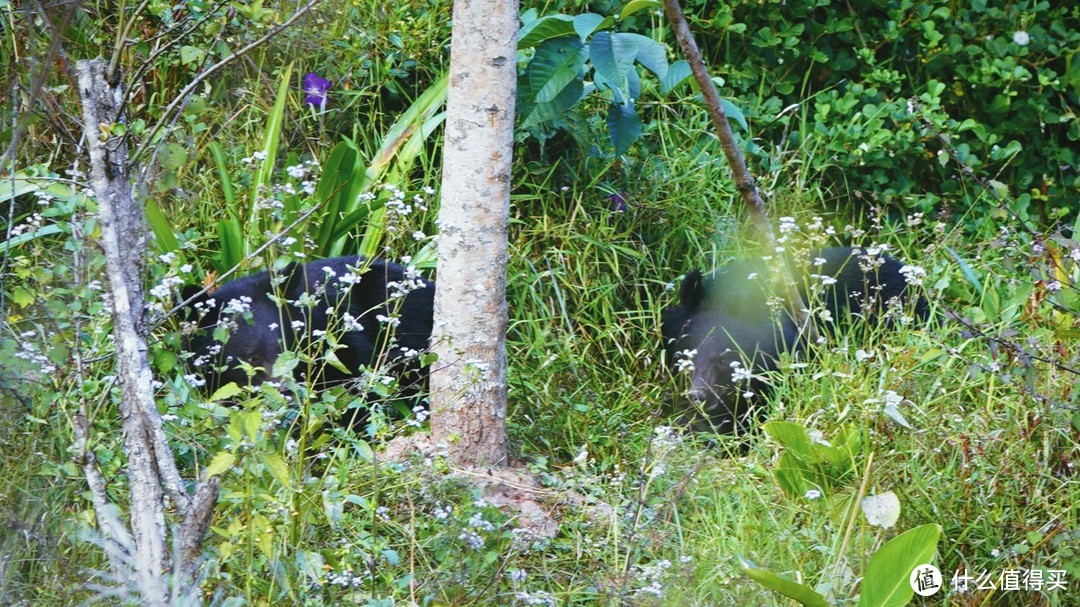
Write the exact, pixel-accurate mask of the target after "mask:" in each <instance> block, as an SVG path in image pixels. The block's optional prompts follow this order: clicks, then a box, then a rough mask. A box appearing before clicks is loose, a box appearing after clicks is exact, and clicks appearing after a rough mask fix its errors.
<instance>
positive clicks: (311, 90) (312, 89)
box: [302, 72, 330, 112]
mask: <svg viewBox="0 0 1080 607" xmlns="http://www.w3.org/2000/svg"><path fill="white" fill-rule="evenodd" d="M302 82H303V85H304V103H307V104H308V105H310V106H311V107H314V108H318V109H319V111H320V112H321V111H323V110H325V109H326V94H327V92H329V91H330V81H329V80H327V79H326V78H323V77H322V76H320V75H318V74H316V73H315V72H311V73H309V74H305V75H304V79H303V81H302Z"/></svg>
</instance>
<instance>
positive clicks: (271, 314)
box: [182, 256, 435, 417]
mask: <svg viewBox="0 0 1080 607" xmlns="http://www.w3.org/2000/svg"><path fill="white" fill-rule="evenodd" d="M199 290H200V289H199V288H198V287H186V288H185V289H184V299H185V300H187V299H189V298H190V297H191V295H193V294H195V293H197V292H198V291H199ZM434 295H435V285H434V283H432V282H431V281H428V280H426V279H424V278H422V277H421V276H420V275H419V274H418V273H417V272H416V271H415V270H413V269H408V268H404V267H402V266H401V265H398V264H396V263H392V262H389V261H384V260H381V259H365V258H363V257H357V256H350V257H337V258H333V259H323V260H320V261H313V262H311V263H306V264H299V263H294V264H290V265H289V266H287V267H285V268H284V269H283V270H281V271H277V272H259V273H257V274H252V275H250V276H246V277H244V278H239V279H236V280H233V281H231V282H228V283H226V284H224V285H222V286H221V287H219V288H218V289H217V290H216V291H214V292H213V293H209V294H203V295H200V296H199V297H197V298H196V299H195V300H193V301H191V302H189V303H188V305H187V307H185V310H184V314H185V318H186V321H185V322H184V323H183V324H184V326H183V329H182V330H183V334H184V349H185V350H186V351H187V352H190V353H191V355H190V358H189V359H188V366H189V368H190V369H191V370H192V371H193V372H194V373H195V374H196V375H197V376H199V377H200V378H201V379H202V380H204V381H205V386H204V387H205V389H206V391H207V392H208V393H212V392H213V391H215V390H217V389H218V388H220V387H222V386H224V385H226V384H228V383H229V382H236V383H237V384H238V385H245V384H248V383H252V384H259V383H262V382H263V381H265V380H267V379H270V378H271V375H272V373H271V372H272V370H273V368H274V364H275V362H277V361H278V357H279V356H280V355H281V354H282V353H283V352H286V351H290V352H297V353H298V360H299V361H300V362H298V364H296V366H295V367H294V368H293V375H294V377H295V378H296V379H297V380H298V381H306V382H308V383H309V384H310V385H311V386H312V387H314V388H315V389H324V388H327V387H330V386H334V385H339V384H346V383H349V382H358V381H359V380H361V378H362V376H363V374H364V373H365V371H366V370H369V369H377V370H380V371H381V372H389V373H390V374H391V375H392V376H393V377H395V378H396V379H397V380H398V382H399V385H403V386H404V385H415V384H417V383H418V382H419V381H420V380H421V379H422V378H421V377H420V369H419V355H420V353H421V352H423V351H425V350H427V348H428V340H429V339H430V337H431V329H432V316H433V307H434ZM242 363H246V364H247V365H248V366H249V369H248V370H246V369H245V368H244V365H243V364H242ZM249 370H250V371H251V372H252V374H249ZM367 379H371V378H367ZM375 381H378V378H375ZM367 385H368V386H370V384H367ZM362 389H365V390H366V389H369V388H365V387H362ZM360 417H363V415H362V414H361V416H360Z"/></svg>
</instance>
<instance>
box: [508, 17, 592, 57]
mask: <svg viewBox="0 0 1080 607" xmlns="http://www.w3.org/2000/svg"><path fill="white" fill-rule="evenodd" d="M576 33H577V32H575V31H574V18H573V17H571V16H570V15H548V16H546V17H542V18H541V19H539V20H537V21H534V22H533V23H532V26H531V27H528V26H526V27H523V28H521V31H520V32H518V48H519V49H523V48H532V47H534V46H537V45H539V44H541V43H543V42H546V41H548V40H551V39H553V38H562V37H565V36H571V35H573V34H576Z"/></svg>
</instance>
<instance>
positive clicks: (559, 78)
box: [526, 39, 585, 105]
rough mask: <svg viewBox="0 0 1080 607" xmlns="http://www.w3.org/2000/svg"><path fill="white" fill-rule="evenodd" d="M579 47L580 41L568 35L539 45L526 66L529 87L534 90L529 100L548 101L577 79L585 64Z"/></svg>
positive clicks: (579, 78) (555, 97) (537, 102)
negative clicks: (533, 94)
mask: <svg viewBox="0 0 1080 607" xmlns="http://www.w3.org/2000/svg"><path fill="white" fill-rule="evenodd" d="M581 51H582V45H581V43H580V42H578V41H576V40H570V39H558V40H551V41H549V42H545V43H544V44H543V46H541V47H540V48H538V49H537V50H536V55H535V56H534V57H533V60H532V61H531V62H529V67H528V68H526V78H527V80H528V82H529V88H530V89H531V90H534V91H536V95H535V96H534V97H533V98H532V99H530V101H532V102H534V103H536V104H537V105H540V104H544V103H551V102H553V101H554V100H555V99H557V98H558V97H559V95H560V94H561V93H562V92H563V89H565V88H566V87H567V86H568V85H570V83H572V82H574V81H575V80H578V81H580V80H581V73H582V70H583V69H584V67H585V61H584V57H583V56H582V52H581Z"/></svg>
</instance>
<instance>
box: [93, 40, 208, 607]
mask: <svg viewBox="0 0 1080 607" xmlns="http://www.w3.org/2000/svg"><path fill="white" fill-rule="evenodd" d="M76 69H77V72H78V84H79V96H80V98H81V100H82V105H83V125H84V131H85V133H84V139H85V141H86V146H87V150H88V152H89V156H90V181H91V187H92V189H93V190H94V199H95V201H96V202H97V205H98V221H99V224H100V226H101V247H102V249H103V250H104V253H105V260H106V269H107V272H108V278H109V286H110V292H111V293H112V304H113V306H112V307H113V309H112V319H113V336H114V338H115V342H116V365H117V381H118V382H119V384H120V388H121V399H120V416H121V418H122V424H123V433H124V452H125V455H126V456H127V478H128V484H129V491H130V497H131V521H130V522H131V529H130V538H131V541H130V542H128V541H125V539H124V536H125V534H126V533H127V531H126V530H122V529H117V528H116V526H115V525H112V524H104V525H102V528H101V532H102V534H103V535H105V538H104V539H105V541H112V542H116V543H118V544H120V545H122V546H126V545H131V546H133V547H134V554H130V555H128V556H129V557H130V559H129V562H128V563H127V564H126V565H127V567H129V568H132V569H133V571H127V570H126V569H125V568H123V567H121V569H122V570H120V571H114V573H115V574H116V575H117V577H118V578H119V579H120V581H122V582H123V583H126V584H132V585H134V586H135V587H136V588H138V590H139V594H140V598H141V599H142V603H143V604H144V605H163V604H164V603H165V600H166V583H165V576H164V574H165V572H166V571H167V570H168V567H169V559H168V555H169V551H168V550H167V549H166V548H167V542H166V539H167V537H168V535H167V527H166V522H165V508H164V503H165V502H164V498H165V495H166V493H167V494H168V497H169V499H170V500H171V501H172V503H173V506H174V507H175V508H176V510H177V511H178V512H179V514H180V515H181V518H182V520H181V523H180V526H179V527H180V528H179V532H178V540H177V545H178V546H177V547H178V548H179V551H180V558H181V562H180V563H176V564H175V565H176V567H177V569H178V570H179V571H178V572H179V573H183V574H190V573H191V568H192V566H193V563H194V562H195V558H196V557H197V556H198V552H199V546H200V545H201V541H202V537H203V535H204V534H205V532H206V528H207V526H208V525H209V522H210V515H211V514H212V512H213V505H214V503H215V501H216V499H217V482H216V480H215V479H210V480H203V481H202V482H200V483H198V486H197V488H196V491H195V496H194V498H193V497H191V496H190V495H188V493H187V492H186V491H185V489H184V484H183V481H182V479H181V477H180V473H179V471H178V470H177V468H176V463H175V460H174V458H173V455H172V451H171V450H170V449H169V446H168V442H167V440H166V437H165V432H164V429H163V427H162V423H161V416H160V415H159V414H158V410H157V406H156V404H155V401H154V393H153V375H152V373H151V369H150V361H149V356H148V349H147V341H146V334H145V332H146V325H145V319H144V307H143V290H142V264H143V259H144V257H145V255H146V238H147V237H146V235H147V230H146V225H145V220H144V215H143V209H142V207H140V206H138V205H137V204H136V203H135V201H134V199H133V198H132V194H131V189H132V188H131V179H130V169H129V166H128V158H127V145H126V142H125V138H124V137H123V136H117V133H116V132H115V131H114V129H113V127H114V125H118V124H120V123H122V117H121V115H120V112H121V108H122V107H123V106H124V87H123V86H122V84H121V83H120V79H119V77H118V76H117V75H113V76H112V77H110V75H109V74H107V73H106V70H107V64H106V63H105V61H103V60H100V59H99V60H93V61H79V62H78V63H77V66H76ZM88 431H89V428H88V427H87V426H86V421H85V418H84V417H83V416H79V419H77V420H75V433H76V438H77V440H78V441H79V442H80V444H81V445H82V446H83V448H84V449H85V448H86V445H87V444H89V443H88V440H87V433H88ZM81 460H82V463H83V469H84V471H85V473H86V475H87V482H88V484H89V488H90V490H91V493H92V494H93V495H92V499H93V501H94V504H95V509H96V510H99V511H100V510H101V509H102V508H103V507H105V505H106V504H107V498H106V496H105V494H104V485H103V483H101V479H100V476H99V475H98V472H97V468H96V466H94V465H93V464H94V458H93V454H92V453H83V454H82V456H81ZM98 517H99V521H102V514H101V512H98ZM113 565H114V568H115V567H117V563H116V562H115V561H114V563H113Z"/></svg>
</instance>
